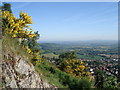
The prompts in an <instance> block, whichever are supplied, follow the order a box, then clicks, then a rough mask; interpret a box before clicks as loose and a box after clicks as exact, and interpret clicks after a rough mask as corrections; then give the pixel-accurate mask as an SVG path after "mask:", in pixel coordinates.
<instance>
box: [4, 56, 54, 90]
mask: <svg viewBox="0 0 120 90" xmlns="http://www.w3.org/2000/svg"><path fill="white" fill-rule="evenodd" d="M4 57H5V58H6V60H3V63H2V83H3V88H54V89H55V88H56V87H55V86H54V85H50V84H48V83H47V82H46V81H43V80H42V78H41V77H40V75H39V74H38V73H37V72H36V71H35V69H34V66H33V65H32V64H31V63H30V62H28V60H27V59H28V58H23V57H21V56H14V57H12V56H10V55H9V54H8V55H4ZM25 59H26V60H25Z"/></svg>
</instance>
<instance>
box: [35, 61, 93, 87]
mask: <svg viewBox="0 0 120 90" xmlns="http://www.w3.org/2000/svg"><path fill="white" fill-rule="evenodd" d="M37 67H38V68H39V69H44V71H45V70H47V71H49V72H50V73H51V74H53V75H54V76H55V77H57V78H59V82H60V83H61V84H62V85H64V86H67V87H69V88H71V89H74V88H90V87H91V83H90V82H89V80H88V78H82V79H79V78H77V77H76V78H75V77H73V76H71V75H69V74H67V73H66V72H63V71H61V70H59V69H58V68H56V67H53V66H52V65H50V64H49V63H48V62H47V61H45V60H44V61H42V62H41V63H40V64H38V65H37Z"/></svg>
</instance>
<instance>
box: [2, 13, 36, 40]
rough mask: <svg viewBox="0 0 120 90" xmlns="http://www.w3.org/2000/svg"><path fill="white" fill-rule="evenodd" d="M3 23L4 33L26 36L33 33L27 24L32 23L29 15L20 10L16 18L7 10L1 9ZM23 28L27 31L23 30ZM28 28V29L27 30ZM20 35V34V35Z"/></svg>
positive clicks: (30, 35)
mask: <svg viewBox="0 0 120 90" xmlns="http://www.w3.org/2000/svg"><path fill="white" fill-rule="evenodd" d="M2 18H3V24H4V25H5V26H4V27H5V33H6V34H10V35H11V36H12V37H21V38H23V37H22V36H24V37H25V36H26V37H28V38H31V37H34V36H35V34H32V33H33V30H32V29H31V28H30V26H29V25H28V24H32V19H31V16H28V14H27V13H23V12H20V18H16V17H15V16H14V15H13V14H12V13H10V12H9V11H3V13H2ZM25 28H28V29H27V32H25V31H26V30H25ZM28 30H29V31H28ZM20 35H21V36H20Z"/></svg>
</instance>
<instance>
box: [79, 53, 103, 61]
mask: <svg viewBox="0 0 120 90" xmlns="http://www.w3.org/2000/svg"><path fill="white" fill-rule="evenodd" d="M77 56H78V58H80V59H93V60H100V59H103V58H104V57H102V56H99V55H96V56H95V55H79V54H77Z"/></svg>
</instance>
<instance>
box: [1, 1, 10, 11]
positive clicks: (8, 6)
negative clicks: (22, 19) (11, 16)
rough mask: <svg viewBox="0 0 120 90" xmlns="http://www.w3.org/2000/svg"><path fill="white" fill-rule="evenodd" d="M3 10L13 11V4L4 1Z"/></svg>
mask: <svg viewBox="0 0 120 90" xmlns="http://www.w3.org/2000/svg"><path fill="white" fill-rule="evenodd" d="M2 10H3V11H9V12H10V13H12V10H11V4H10V3H3V6H2Z"/></svg>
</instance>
